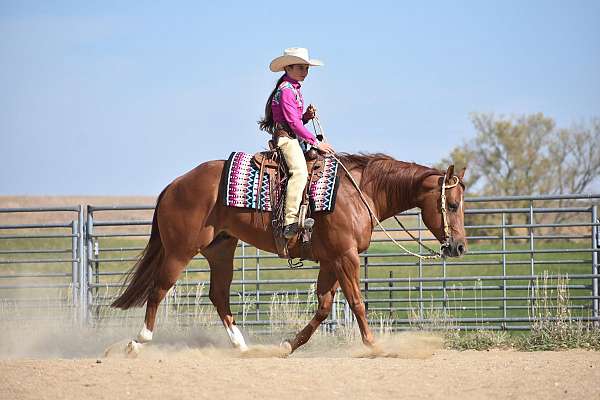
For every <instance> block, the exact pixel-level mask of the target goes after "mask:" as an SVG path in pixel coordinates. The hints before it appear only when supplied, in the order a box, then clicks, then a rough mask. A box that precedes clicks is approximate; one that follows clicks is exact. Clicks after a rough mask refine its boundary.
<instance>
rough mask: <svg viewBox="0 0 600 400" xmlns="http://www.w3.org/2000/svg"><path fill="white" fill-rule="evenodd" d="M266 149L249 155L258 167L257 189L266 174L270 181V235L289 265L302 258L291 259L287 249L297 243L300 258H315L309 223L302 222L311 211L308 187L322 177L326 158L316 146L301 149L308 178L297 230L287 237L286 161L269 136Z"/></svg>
mask: <svg viewBox="0 0 600 400" xmlns="http://www.w3.org/2000/svg"><path fill="white" fill-rule="evenodd" d="M269 148H270V150H268V151H262V152H258V153H255V154H254V155H253V156H252V163H253V164H254V165H255V166H256V167H257V168H258V171H259V172H258V182H259V184H258V185H259V187H258V192H259V193H260V192H261V191H262V189H263V188H262V184H263V182H265V179H264V178H263V177H264V175H265V174H267V175H268V177H269V179H268V181H269V182H270V192H271V193H270V199H271V210H272V212H271V226H272V228H273V239H274V241H275V247H276V248H277V254H278V255H279V257H281V258H287V259H288V260H289V265H290V267H299V266H302V261H300V262H299V263H295V264H294V263H293V262H292V261H291V256H290V249H293V248H295V247H299V258H300V259H301V260H314V261H316V260H315V257H314V254H313V252H312V246H311V237H312V227H306V226H304V221H305V219H306V218H307V217H309V216H310V215H311V214H312V210H311V207H310V204H309V190H310V188H311V186H312V185H314V184H315V183H316V181H317V180H318V179H320V178H322V176H323V174H322V173H321V174H319V172H321V171H322V170H323V167H324V160H325V158H324V157H323V156H321V155H319V154H318V152H317V151H316V150H315V149H310V150H309V151H307V152H305V153H304V157H305V159H306V167H307V169H308V179H307V182H306V185H305V187H304V192H303V194H302V202H301V203H300V210H299V213H298V226H299V231H298V234H297V235H296V236H295V237H294V238H292V239H289V240H287V239H286V238H285V237H284V236H283V226H284V218H285V211H284V206H285V198H286V188H287V179H288V176H289V173H288V168H287V165H286V164H285V160H284V158H283V156H282V154H281V152H280V150H279V148H278V147H276V146H275V143H274V141H273V140H269Z"/></svg>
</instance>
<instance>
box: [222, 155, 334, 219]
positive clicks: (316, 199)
mask: <svg viewBox="0 0 600 400" xmlns="http://www.w3.org/2000/svg"><path fill="white" fill-rule="evenodd" d="M253 156H254V155H253V154H250V153H244V152H233V153H231V155H230V156H229V159H228V160H227V162H226V164H225V176H224V179H223V182H222V185H223V187H222V190H223V192H222V193H223V202H224V203H225V205H226V206H229V207H242V208H253V209H255V210H262V211H271V196H270V193H271V191H270V184H271V182H270V179H269V175H268V174H267V173H265V174H263V177H262V185H260V186H261V189H260V193H258V187H259V179H260V177H259V175H260V169H259V167H258V166H257V165H255V164H254V163H253V162H252V157H253ZM317 162H320V163H321V165H322V166H321V168H319V169H318V170H317V171H318V172H316V173H318V179H315V180H313V181H312V182H311V185H310V190H309V200H310V207H311V209H312V211H313V212H316V211H333V208H334V207H335V195H336V192H337V186H338V179H337V169H338V162H337V160H336V159H334V158H331V157H326V158H325V159H324V160H323V161H317ZM309 173H310V171H309Z"/></svg>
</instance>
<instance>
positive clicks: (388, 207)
mask: <svg viewBox="0 0 600 400" xmlns="http://www.w3.org/2000/svg"><path fill="white" fill-rule="evenodd" d="M418 195H419V193H418V191H417V190H415V189H414V188H413V185H412V183H411V182H391V181H390V183H389V184H388V185H387V186H386V187H385V188H381V189H380V190H378V191H377V192H375V190H374V188H373V187H369V188H368V196H369V197H370V198H371V199H372V201H373V204H374V205H375V210H376V213H377V217H378V218H379V219H380V220H381V221H383V220H386V219H388V218H391V217H393V216H394V215H396V214H399V213H401V212H403V211H406V210H410V209H411V208H414V207H416V206H417V204H416V201H417V197H418Z"/></svg>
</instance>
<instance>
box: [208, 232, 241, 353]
mask: <svg viewBox="0 0 600 400" xmlns="http://www.w3.org/2000/svg"><path fill="white" fill-rule="evenodd" d="M237 242H238V239H237V238H235V237H232V236H229V235H228V234H226V233H224V232H222V233H220V234H219V235H217V237H216V238H215V239H214V240H213V242H212V243H211V244H210V245H209V246H208V247H206V248H205V249H203V250H202V251H201V252H202V254H203V255H204V257H206V259H207V260H208V263H209V265H210V291H209V297H210V301H211V302H212V303H213V305H214V306H215V307H216V309H217V313H218V314H219V317H220V318H221V321H223V326H224V327H225V330H226V331H227V334H228V335H229V339H230V340H231V344H232V345H233V346H234V347H236V348H239V349H240V350H241V351H246V350H248V346H246V341H245V340H244V336H243V335H242V332H240V330H239V329H238V327H237V326H236V325H235V320H234V318H233V315H232V313H231V308H230V305H229V288H230V286H231V280H232V279H233V256H234V254H235V249H236V246H237Z"/></svg>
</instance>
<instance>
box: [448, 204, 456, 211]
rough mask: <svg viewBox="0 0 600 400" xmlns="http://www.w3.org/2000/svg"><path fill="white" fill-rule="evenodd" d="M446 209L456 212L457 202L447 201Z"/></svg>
mask: <svg viewBox="0 0 600 400" xmlns="http://www.w3.org/2000/svg"><path fill="white" fill-rule="evenodd" d="M448 209H449V210H450V211H452V212H456V211H458V204H457V203H449V204H448Z"/></svg>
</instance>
